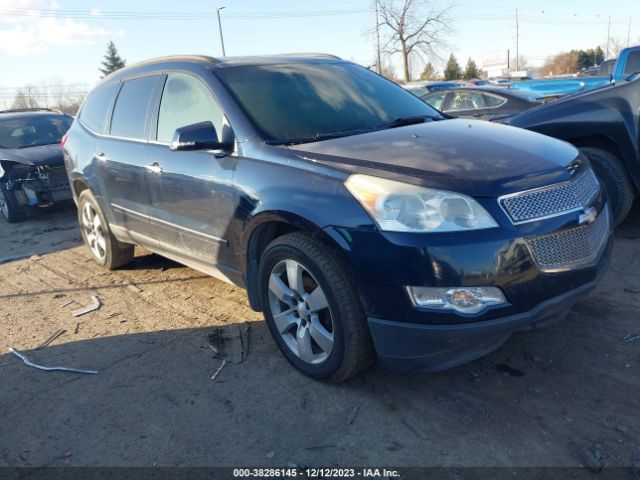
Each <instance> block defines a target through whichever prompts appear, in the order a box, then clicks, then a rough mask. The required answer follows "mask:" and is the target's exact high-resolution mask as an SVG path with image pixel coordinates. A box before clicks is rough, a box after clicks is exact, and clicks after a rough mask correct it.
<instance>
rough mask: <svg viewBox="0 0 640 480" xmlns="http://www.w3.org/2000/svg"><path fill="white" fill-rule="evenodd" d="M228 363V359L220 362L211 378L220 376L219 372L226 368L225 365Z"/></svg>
mask: <svg viewBox="0 0 640 480" xmlns="http://www.w3.org/2000/svg"><path fill="white" fill-rule="evenodd" d="M226 364H227V361H226V360H222V363H221V364H220V366H219V367H218V369H217V370H216V371H215V372H214V373H213V375H211V380H215V379H216V377H217V376H218V374H219V373H220V372H221V371H222V369H223V368H224V366H225V365H226Z"/></svg>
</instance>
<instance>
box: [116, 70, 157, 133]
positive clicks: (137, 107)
mask: <svg viewBox="0 0 640 480" xmlns="http://www.w3.org/2000/svg"><path fill="white" fill-rule="evenodd" d="M157 80H158V77H157V76H155V77H142V78H136V79H134V80H127V81H126V82H124V84H123V85H122V88H121V89H120V93H119V94H118V98H117V100H116V105H115V107H114V108H113V116H112V118H111V135H115V136H117V137H126V138H142V139H144V138H146V136H145V126H146V120H147V112H148V110H149V105H150V104H151V98H152V97H153V91H154V88H155V86H156V82H157Z"/></svg>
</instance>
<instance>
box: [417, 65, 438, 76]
mask: <svg viewBox="0 0 640 480" xmlns="http://www.w3.org/2000/svg"><path fill="white" fill-rule="evenodd" d="M436 76H437V72H436V69H435V68H434V66H433V65H432V64H431V62H429V63H427V64H426V65H425V66H424V70H422V73H421V74H420V80H435V78H436Z"/></svg>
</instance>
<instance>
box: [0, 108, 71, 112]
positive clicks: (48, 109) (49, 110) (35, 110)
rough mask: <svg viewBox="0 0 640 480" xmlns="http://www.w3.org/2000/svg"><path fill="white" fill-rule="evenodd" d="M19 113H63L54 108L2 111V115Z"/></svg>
mask: <svg viewBox="0 0 640 480" xmlns="http://www.w3.org/2000/svg"><path fill="white" fill-rule="evenodd" d="M19 112H55V113H62V112H60V111H59V110H54V109H53V108H46V107H42V108H40V107H38V108H35V107H34V108H12V109H10V110H0V113H19Z"/></svg>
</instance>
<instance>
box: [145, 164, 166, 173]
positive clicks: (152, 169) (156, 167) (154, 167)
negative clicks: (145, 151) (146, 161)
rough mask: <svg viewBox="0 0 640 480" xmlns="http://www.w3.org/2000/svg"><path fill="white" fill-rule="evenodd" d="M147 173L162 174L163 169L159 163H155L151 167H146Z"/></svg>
mask: <svg viewBox="0 0 640 480" xmlns="http://www.w3.org/2000/svg"><path fill="white" fill-rule="evenodd" d="M144 168H146V170H147V172H151V173H162V167H161V166H160V164H159V163H158V162H153V163H152V164H151V165H145V166H144Z"/></svg>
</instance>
